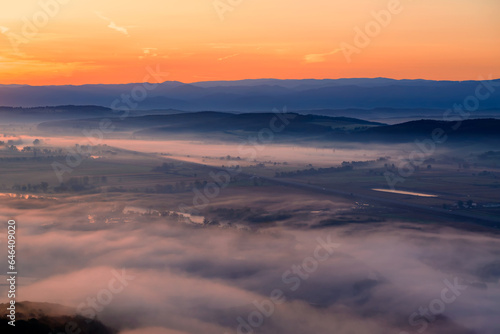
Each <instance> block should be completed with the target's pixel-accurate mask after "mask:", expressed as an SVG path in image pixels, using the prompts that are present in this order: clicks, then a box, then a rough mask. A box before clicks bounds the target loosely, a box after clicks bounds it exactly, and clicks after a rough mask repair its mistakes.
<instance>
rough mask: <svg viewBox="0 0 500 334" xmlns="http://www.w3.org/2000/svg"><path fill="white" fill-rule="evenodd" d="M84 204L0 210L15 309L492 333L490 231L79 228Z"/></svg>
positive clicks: (279, 325) (314, 328)
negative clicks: (8, 236) (11, 252)
mask: <svg viewBox="0 0 500 334" xmlns="http://www.w3.org/2000/svg"><path fill="white" fill-rule="evenodd" d="M95 200H96V201H95V202H88V201H89V198H87V199H86V201H87V203H85V204H83V203H78V202H77V201H76V200H69V201H64V202H59V201H53V202H49V203H48V202H45V204H44V205H39V206H38V208H34V209H33V208H32V209H30V210H29V211H28V210H23V209H21V208H20V206H14V205H12V200H11V203H10V205H9V206H10V209H8V208H7V207H6V206H3V207H1V209H2V212H4V213H5V214H6V215H8V216H11V217H15V218H16V221H17V222H18V247H19V272H20V274H21V276H22V280H21V283H22V285H21V286H19V287H18V291H19V296H18V298H17V299H18V300H19V301H21V300H30V301H40V302H53V303H60V304H64V305H68V306H71V307H73V308H74V309H75V310H77V311H78V312H79V313H82V314H84V315H87V316H89V315H90V314H92V313H94V314H95V315H96V316H97V317H98V318H99V319H100V320H102V321H103V322H105V323H106V324H108V325H111V326H113V327H115V328H119V329H121V330H123V331H124V333H126V334H135V333H155V334H178V333H209V334H210V333H218V334H220V333H269V334H271V333H292V334H295V333H297V334H299V333H307V332H309V333H332V332H334V333H341V334H342V333H346V334H347V333H381V334H382V333H384V334H386V333H395V334H401V333H440V334H442V333H450V334H451V333H453V334H457V333H458V334H459V333H492V334H493V333H497V332H498V330H499V328H500V324H499V322H498V317H497V315H496V314H495V312H496V310H498V309H499V307H500V286H499V278H500V261H499V260H498V259H499V258H500V257H499V255H500V244H499V243H498V236H497V235H489V234H485V233H471V232H464V231H460V230H455V229H452V228H449V227H441V228H439V227H436V226H430V225H429V226H422V225H420V226H417V225H412V224H406V223H397V222H390V223H386V224H377V225H348V226H344V227H337V228H328V229H314V230H309V229H300V230H297V229H286V228H284V227H273V228H268V229H264V230H259V231H257V232H248V231H241V230H237V229H232V228H226V229H225V228H220V227H210V228H201V227H194V226H189V225H185V224H182V223H179V222H174V221H168V220H160V219H154V220H153V219H152V220H151V221H150V222H130V223H126V224H116V225H110V224H102V225H99V224H89V222H88V220H87V219H86V213H87V211H88V210H89V208H92V210H94V211H99V210H102V211H106V210H110V208H111V207H112V205H110V203H106V202H101V204H99V202H98V201H97V199H95ZM242 204H243V203H242ZM293 205H298V204H296V203H294V204H293ZM305 205H309V203H307V204H305ZM16 207H17V208H16ZM33 207H34V206H33ZM75 217H76V218H75ZM78 217H80V218H78ZM2 252H3V251H2ZM5 289H6V286H5V285H2V286H0V293H1V295H2V296H5V293H4V292H5ZM443 291H444V292H443ZM2 301H3V300H2ZM425 309H426V310H427V311H421V310H425ZM433 310H434V313H435V314H433V312H432V311H433ZM415 312H417V313H419V312H422V313H423V315H422V316H421V315H419V316H417V317H415V316H412V315H414V314H415ZM425 319H426V320H425Z"/></svg>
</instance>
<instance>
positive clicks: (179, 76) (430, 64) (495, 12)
mask: <svg viewBox="0 0 500 334" xmlns="http://www.w3.org/2000/svg"><path fill="white" fill-rule="evenodd" d="M229 3H232V4H233V5H229ZM42 4H43V5H42ZM214 4H216V5H217V7H216V6H214ZM374 13H377V14H374ZM387 13H389V14H390V15H389V16H387ZM498 17H500V2H498V1H496V0H479V1H475V2H471V1H466V0H441V1H439V2H438V3H436V1H431V0H420V1H410V0H400V1H398V0H359V1H357V2H356V3H351V2H347V1H327V0H315V1H310V2H307V3H306V2H295V3H290V2H288V1H285V0H275V1H273V2H269V1H263V0H253V1H245V0H242V1H239V2H238V1H232V2H228V1H227V0H216V1H212V0H210V1H201V0H183V1H181V0H169V1H162V0H143V1H141V2H134V3H122V2H117V1H107V2H106V3H101V2H99V1H97V0H88V1H81V0H42V1H40V2H39V1H38V0H26V1H23V2H22V3H13V4H9V9H8V10H5V11H3V12H1V13H0V50H1V53H0V84H29V85H65V84H72V85H83V84H123V83H130V82H143V81H145V80H143V79H144V77H145V75H146V73H147V72H146V68H147V67H148V66H159V67H161V68H162V70H164V71H166V72H169V73H170V75H169V78H168V79H167V80H169V81H180V82H184V83H191V82H199V81H214V80H215V81H217V80H221V81H225V80H243V79H261V78H276V79H337V78H375V77H386V78H393V79H429V80H461V81H463V80H477V79H478V77H479V76H483V77H484V76H488V75H491V76H492V77H493V78H499V77H500V38H499V35H498V31H500V20H499V19H498ZM357 28H359V29H361V31H363V32H362V33H359V31H358V30H356V29H357ZM363 35H364V36H363ZM13 41H14V42H13ZM16 44H17V47H16Z"/></svg>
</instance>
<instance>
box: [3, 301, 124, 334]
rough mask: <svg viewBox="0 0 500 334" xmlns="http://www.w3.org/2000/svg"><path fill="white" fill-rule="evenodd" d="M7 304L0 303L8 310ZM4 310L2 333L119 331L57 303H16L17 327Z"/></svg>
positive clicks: (106, 333) (96, 333) (104, 333)
mask: <svg viewBox="0 0 500 334" xmlns="http://www.w3.org/2000/svg"><path fill="white" fill-rule="evenodd" d="M7 307H8V305H7V304H0V309H2V310H6V309H7ZM9 321H10V320H9V319H8V318H6V317H5V313H4V312H2V315H1V317H0V333H2V334H3V333H15V334H49V333H54V334H55V333H57V334H59V333H80V334H116V333H118V331H116V330H114V329H111V328H108V327H106V326H104V325H103V324H102V323H101V322H99V321H97V320H90V319H87V318H84V317H82V316H79V315H76V314H75V312H74V310H72V309H71V308H68V307H64V306H61V305H57V304H50V303H33V302H20V303H16V321H15V327H13V326H11V325H9V324H8V322H9Z"/></svg>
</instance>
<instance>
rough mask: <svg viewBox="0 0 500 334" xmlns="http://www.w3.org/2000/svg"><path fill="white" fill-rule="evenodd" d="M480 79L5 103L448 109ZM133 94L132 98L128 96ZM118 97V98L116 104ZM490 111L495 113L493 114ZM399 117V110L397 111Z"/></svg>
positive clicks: (20, 97) (84, 94) (257, 83)
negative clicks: (126, 101)
mask: <svg viewBox="0 0 500 334" xmlns="http://www.w3.org/2000/svg"><path fill="white" fill-rule="evenodd" d="M488 84H489V85H490V87H489V88H490V90H489V91H488V90H486V88H484V89H482V90H481V93H483V95H484V94H487V93H488V94H490V95H489V96H488V98H486V99H484V100H482V101H480V104H479V108H478V110H481V111H485V110H490V111H491V113H498V110H500V79H496V80H491V81H489V82H488ZM481 85H482V83H481V82H480V81H460V82H459V81H429V80H393V79H386V78H374V79H325V80H315V79H308V80H277V79H259V80H241V81H211V82H197V83H192V84H185V83H181V82H177V81H167V82H164V83H161V84H158V85H157V86H156V88H155V89H152V90H150V91H147V96H146V98H145V99H143V93H144V91H145V90H144V89H143V88H142V84H140V83H138V84H135V83H131V84H123V85H83V86H26V85H0V104H2V105H4V106H14V107H39V106H56V105H97V106H103V107H108V108H114V109H123V108H129V106H128V105H131V106H132V109H137V110H147V109H161V110H165V109H176V110H183V111H203V110H214V111H232V112H270V111H271V110H272V109H273V108H280V109H281V108H283V107H285V106H286V107H287V108H288V110H291V111H300V110H307V111H309V113H310V112H311V111H314V110H319V111H323V112H325V110H331V112H334V111H335V110H339V109H365V110H368V109H376V108H379V109H380V108H384V109H385V110H393V109H394V110H401V109H409V110H413V111H412V112H414V113H417V114H418V110H423V109H425V110H444V109H448V108H451V107H453V105H454V104H457V103H463V101H464V100H465V99H466V98H467V97H469V96H474V94H477V88H478V87H479V86H481ZM126 99H129V101H130V102H129V103H125V102H124V100H126ZM113 102H115V103H113ZM491 113H490V114H491ZM395 115H396V116H397V113H395Z"/></svg>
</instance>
